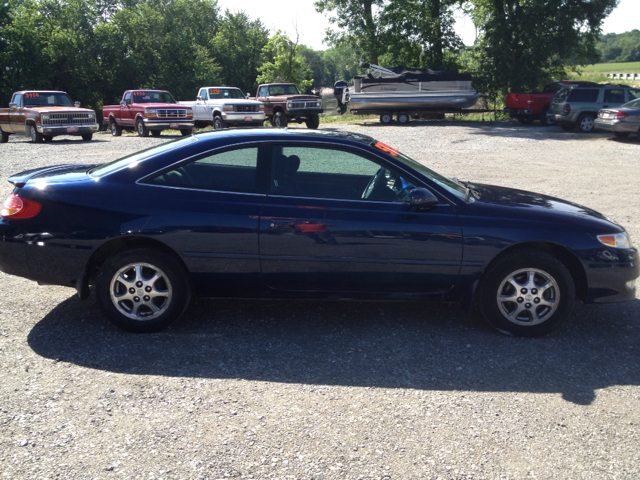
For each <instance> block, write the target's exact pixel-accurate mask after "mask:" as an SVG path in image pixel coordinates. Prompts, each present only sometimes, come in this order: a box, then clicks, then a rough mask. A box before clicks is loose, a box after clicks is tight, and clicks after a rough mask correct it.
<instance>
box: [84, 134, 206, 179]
mask: <svg viewBox="0 0 640 480" xmlns="http://www.w3.org/2000/svg"><path fill="white" fill-rule="evenodd" d="M197 141H198V139H197V138H196V137H186V138H179V139H178V140H174V141H172V142H168V143H163V144H162V145H160V146H157V147H151V148H147V149H146V150H142V151H141V152H136V153H133V154H131V155H127V156H126V157H122V158H119V159H117V160H114V161H113V162H109V163H105V164H104V165H100V166H99V167H95V168H92V169H91V170H89V175H91V176H92V177H103V176H105V175H108V174H110V173H112V172H115V171H117V170H120V169H122V168H125V167H133V166H135V165H137V164H138V162H141V161H142V160H145V159H147V158H150V157H154V156H156V155H158V154H160V153H164V152H168V151H169V150H173V149H175V148H180V147H182V146H184V145H189V144H191V143H195V142H197Z"/></svg>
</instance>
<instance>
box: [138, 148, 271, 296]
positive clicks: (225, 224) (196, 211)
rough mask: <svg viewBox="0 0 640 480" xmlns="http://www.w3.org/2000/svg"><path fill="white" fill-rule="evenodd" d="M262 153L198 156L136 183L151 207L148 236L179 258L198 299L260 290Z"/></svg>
mask: <svg viewBox="0 0 640 480" xmlns="http://www.w3.org/2000/svg"><path fill="white" fill-rule="evenodd" d="M264 148H265V147H256V146H252V147H240V148H231V149H222V150H216V151H214V152H209V153H205V154H201V155H199V156H198V157H195V158H193V159H191V160H189V161H187V162H182V163H179V164H176V165H175V166H173V167H170V168H168V169H165V170H163V171H161V172H158V173H157V174H154V175H152V176H150V177H149V178H148V179H146V180H144V181H143V182H142V183H144V184H145V186H146V187H147V191H146V192H145V193H144V195H143V197H144V201H146V202H149V203H150V204H151V205H152V207H151V208H152V211H151V218H150V220H149V222H148V224H147V226H146V229H147V230H148V233H149V234H150V235H157V238H158V239H160V240H161V241H163V242H164V243H166V244H167V245H169V246H170V247H171V248H172V249H173V250H174V251H176V252H178V253H179V254H180V256H181V257H182V259H183V260H184V262H185V264H186V266H187V269H188V270H189V272H190V274H191V277H192V280H193V283H194V285H195V287H196V290H197V292H198V294H199V295H201V296H242V295H255V293H256V291H261V290H263V289H264V283H263V281H262V276H261V273H260V264H259V259H258V219H259V215H260V211H261V209H262V205H263V203H264V199H265V197H266V189H267V185H266V182H267V181H268V178H267V177H266V176H265V175H259V174H258V171H259V164H266V163H265V162H266V161H264V160H261V157H265V154H264V153H262V152H263V151H265V150H264ZM267 161H268V160H267ZM260 179H263V180H262V182H261V181H260Z"/></svg>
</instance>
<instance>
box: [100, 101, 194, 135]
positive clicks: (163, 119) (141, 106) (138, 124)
mask: <svg viewBox="0 0 640 480" xmlns="http://www.w3.org/2000/svg"><path fill="white" fill-rule="evenodd" d="M102 119H103V121H104V123H105V125H107V127H108V128H109V130H111V135H113V136H114V137H119V136H120V135H122V130H135V131H136V132H138V135H140V136H141V137H148V136H149V132H151V135H153V136H154V137H157V136H159V135H160V133H161V132H162V130H180V133H181V134H182V135H183V136H184V135H191V131H192V130H193V125H194V123H193V112H192V110H191V107H187V106H184V105H180V104H179V103H178V102H176V101H175V100H174V98H173V97H172V96H171V94H170V93H169V92H167V91H166V90H127V91H126V92H124V95H122V101H121V102H120V105H107V106H105V107H104V108H103V109H102Z"/></svg>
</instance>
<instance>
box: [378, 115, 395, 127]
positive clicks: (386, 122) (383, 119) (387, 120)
mask: <svg viewBox="0 0 640 480" xmlns="http://www.w3.org/2000/svg"><path fill="white" fill-rule="evenodd" d="M391 120H393V116H392V115H391V114H390V113H383V114H382V115H380V123H382V124H383V125H389V124H390V123H391Z"/></svg>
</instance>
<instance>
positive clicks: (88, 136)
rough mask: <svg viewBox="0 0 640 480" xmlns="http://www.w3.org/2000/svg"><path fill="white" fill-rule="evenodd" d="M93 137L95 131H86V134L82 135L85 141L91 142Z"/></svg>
mask: <svg viewBox="0 0 640 480" xmlns="http://www.w3.org/2000/svg"><path fill="white" fill-rule="evenodd" d="M92 138H93V133H85V134H84V135H82V140H84V141H85V142H90V141H91V139H92Z"/></svg>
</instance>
